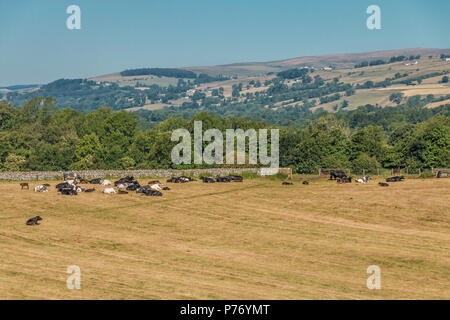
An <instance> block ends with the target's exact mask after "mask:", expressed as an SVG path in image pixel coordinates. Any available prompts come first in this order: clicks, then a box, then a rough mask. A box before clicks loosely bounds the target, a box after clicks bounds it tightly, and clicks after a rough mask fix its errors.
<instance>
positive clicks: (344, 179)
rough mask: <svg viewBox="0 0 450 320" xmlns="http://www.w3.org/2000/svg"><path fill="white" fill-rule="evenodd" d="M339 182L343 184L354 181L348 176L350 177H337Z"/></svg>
mask: <svg viewBox="0 0 450 320" xmlns="http://www.w3.org/2000/svg"><path fill="white" fill-rule="evenodd" d="M337 183H339V184H342V183H352V177H348V178H339V179H337Z"/></svg>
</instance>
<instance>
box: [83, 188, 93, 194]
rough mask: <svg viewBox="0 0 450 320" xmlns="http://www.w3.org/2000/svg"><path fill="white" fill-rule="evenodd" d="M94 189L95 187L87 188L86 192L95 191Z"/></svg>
mask: <svg viewBox="0 0 450 320" xmlns="http://www.w3.org/2000/svg"><path fill="white" fill-rule="evenodd" d="M94 191H95V188H91V189H87V190H85V191H84V192H85V193H86V192H94Z"/></svg>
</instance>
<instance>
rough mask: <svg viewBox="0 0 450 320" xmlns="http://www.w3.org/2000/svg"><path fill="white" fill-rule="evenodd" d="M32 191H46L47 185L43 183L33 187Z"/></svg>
mask: <svg viewBox="0 0 450 320" xmlns="http://www.w3.org/2000/svg"><path fill="white" fill-rule="evenodd" d="M34 192H48V190H47V187H46V186H44V185H40V186H36V187H34Z"/></svg>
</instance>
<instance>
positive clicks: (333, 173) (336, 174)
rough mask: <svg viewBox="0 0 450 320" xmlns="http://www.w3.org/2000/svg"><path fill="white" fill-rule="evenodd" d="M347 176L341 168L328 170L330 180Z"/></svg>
mask: <svg viewBox="0 0 450 320" xmlns="http://www.w3.org/2000/svg"><path fill="white" fill-rule="evenodd" d="M342 178H347V175H346V174H345V172H344V171H342V170H330V180H333V179H336V180H337V179H342Z"/></svg>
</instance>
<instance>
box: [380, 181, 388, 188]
mask: <svg viewBox="0 0 450 320" xmlns="http://www.w3.org/2000/svg"><path fill="white" fill-rule="evenodd" d="M378 185H379V186H380V187H389V184H387V183H386V182H378Z"/></svg>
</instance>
